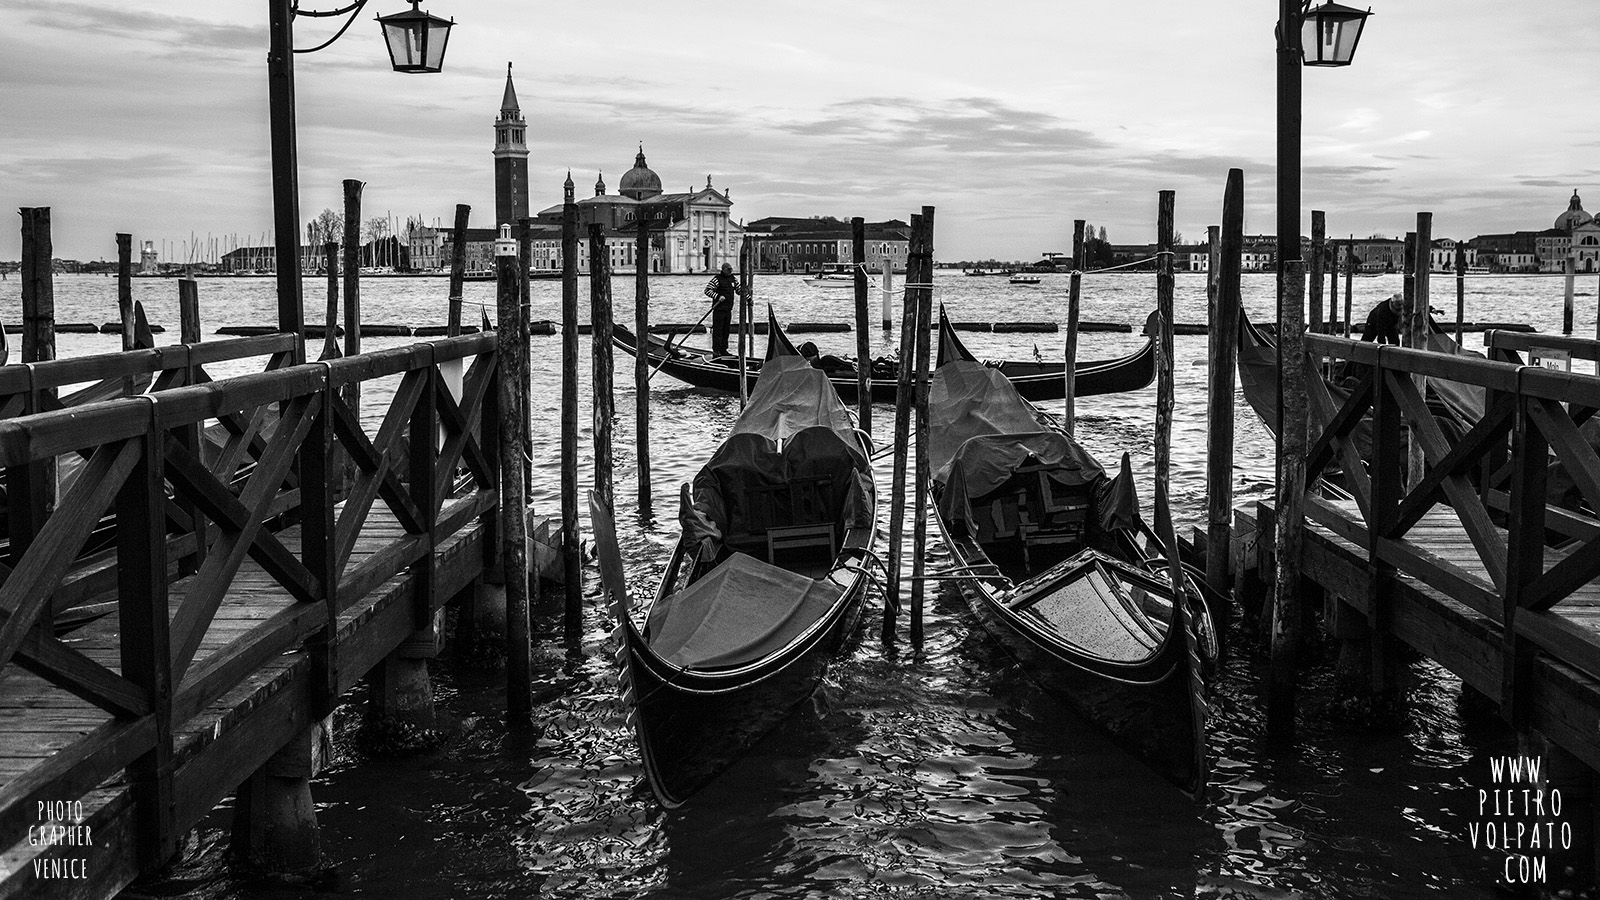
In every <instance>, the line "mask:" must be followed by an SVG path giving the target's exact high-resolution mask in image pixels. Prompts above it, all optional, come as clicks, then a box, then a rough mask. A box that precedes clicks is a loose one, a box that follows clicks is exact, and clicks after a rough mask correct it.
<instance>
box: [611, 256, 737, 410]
mask: <svg viewBox="0 0 1600 900" xmlns="http://www.w3.org/2000/svg"><path fill="white" fill-rule="evenodd" d="M749 247H750V241H749V240H748V239H746V241H745V242H744V243H743V244H741V245H740V246H739V296H738V297H735V298H734V302H735V303H738V304H739V408H740V409H744V407H745V404H747V403H749V402H750V373H749V369H748V368H747V367H748V365H749V353H750V349H751V348H750V343H749V341H748V336H749V334H750V307H749V303H748V301H749V299H750V295H751V293H752V292H753V291H754V290H755V273H754V272H753V271H751V269H752V268H753V266H752V265H751V263H750V255H749V254H748V253H746V252H745V251H746V250H747V249H748V248H749ZM639 339H640V340H644V338H643V337H641V338H639Z"/></svg>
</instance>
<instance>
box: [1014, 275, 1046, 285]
mask: <svg viewBox="0 0 1600 900" xmlns="http://www.w3.org/2000/svg"><path fill="white" fill-rule="evenodd" d="M1010 282H1011V283H1012V284H1038V283H1039V276H1037V275H1028V274H1026V273H1023V272H1018V273H1017V274H1015V275H1012V276H1011V278H1010Z"/></svg>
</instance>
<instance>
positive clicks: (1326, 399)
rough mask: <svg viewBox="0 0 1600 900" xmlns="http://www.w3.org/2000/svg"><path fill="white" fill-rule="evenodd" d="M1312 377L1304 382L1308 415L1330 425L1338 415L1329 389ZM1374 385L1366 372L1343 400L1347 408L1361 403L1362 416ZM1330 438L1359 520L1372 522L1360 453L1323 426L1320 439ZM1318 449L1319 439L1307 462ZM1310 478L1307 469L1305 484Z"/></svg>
mask: <svg viewBox="0 0 1600 900" xmlns="http://www.w3.org/2000/svg"><path fill="white" fill-rule="evenodd" d="M1305 364H1306V365H1307V366H1308V367H1314V365H1315V364H1314V363H1313V362H1312V360H1311V357H1310V356H1307V357H1306V361H1305ZM1313 374H1314V373H1307V376H1306V379H1305V384H1306V394H1307V396H1308V398H1309V399H1310V401H1311V402H1310V404H1309V405H1308V412H1309V414H1310V415H1313V416H1315V417H1316V418H1317V419H1318V420H1319V421H1321V422H1323V423H1331V422H1333V421H1334V420H1335V418H1336V417H1337V414H1336V412H1335V410H1334V408H1333V398H1332V397H1331V396H1329V394H1328V386H1327V385H1326V384H1324V383H1323V381H1322V378H1321V377H1320V376H1318V377H1312V375H1313ZM1375 384H1376V382H1374V381H1373V379H1372V375H1371V373H1370V372H1369V373H1368V375H1367V377H1366V379H1365V380H1364V381H1363V384H1362V386H1361V387H1359V388H1358V389H1357V392H1356V394H1354V395H1352V396H1351V398H1350V399H1349V400H1348V401H1346V406H1347V407H1348V406H1351V405H1354V404H1360V405H1361V407H1362V414H1365V410H1366V408H1367V407H1370V406H1371V405H1372V397H1373V392H1374V385H1375ZM1356 421H1357V422H1359V421H1360V418H1359V417H1356ZM1354 428H1355V426H1354V425H1351V426H1350V429H1351V430H1352V431H1353V430H1354ZM1329 435H1333V436H1335V437H1330V438H1329V442H1330V444H1331V445H1333V446H1336V447H1337V448H1338V453H1339V460H1340V463H1341V464H1342V465H1343V466H1344V469H1345V477H1346V478H1347V479H1348V480H1349V483H1350V493H1351V494H1352V495H1354V496H1355V498H1356V505H1357V506H1358V507H1359V508H1360V509H1361V515H1362V517H1363V518H1365V519H1366V520H1367V521H1371V520H1372V481H1371V478H1370V477H1369V476H1368V475H1367V469H1366V465H1365V461H1364V460H1362V458H1361V451H1360V449H1359V448H1358V447H1356V446H1355V441H1354V440H1353V439H1352V438H1351V437H1350V436H1349V435H1348V434H1343V433H1341V432H1339V431H1337V430H1335V429H1333V428H1332V427H1331V425H1327V424H1325V425H1324V426H1323V436H1324V437H1328V436H1329ZM1321 446H1322V439H1321V438H1318V441H1317V444H1316V446H1315V447H1313V449H1312V452H1311V454H1310V455H1309V456H1308V459H1315V458H1317V457H1318V456H1319V455H1320V448H1321ZM1324 466H1325V464H1322V465H1318V466H1317V467H1316V472H1317V473H1318V474H1320V473H1321V470H1322V469H1323V468H1324ZM1311 478H1312V469H1311V468H1310V467H1309V466H1308V467H1307V469H1306V482H1307V483H1308V484H1309V483H1311Z"/></svg>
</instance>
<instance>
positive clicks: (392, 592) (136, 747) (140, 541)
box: [0, 335, 498, 898]
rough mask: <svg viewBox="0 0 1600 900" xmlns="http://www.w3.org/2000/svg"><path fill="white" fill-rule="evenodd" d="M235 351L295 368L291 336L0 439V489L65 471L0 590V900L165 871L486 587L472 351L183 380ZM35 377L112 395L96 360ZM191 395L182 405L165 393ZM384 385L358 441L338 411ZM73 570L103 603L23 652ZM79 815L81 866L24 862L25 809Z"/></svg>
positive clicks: (489, 488) (349, 417)
mask: <svg viewBox="0 0 1600 900" xmlns="http://www.w3.org/2000/svg"><path fill="white" fill-rule="evenodd" d="M246 343H249V344H250V346H251V347H253V348H256V349H261V348H265V347H271V348H276V357H277V358H278V359H287V358H288V357H289V355H290V354H292V353H293V352H294V351H295V341H294V338H293V336H292V335H274V336H271V337H270V338H269V339H266V340H265V341H257V342H253V343H252V342H244V341H240V342H217V343H214V344H207V345H203V348H202V345H180V346H178V347H176V348H163V349H170V350H172V351H173V352H172V353H171V354H169V355H168V356H167V357H164V358H161V359H159V360H158V361H152V360H151V359H149V358H147V359H146V360H145V364H147V365H151V366H153V367H154V368H153V369H152V371H157V372H159V373H160V376H166V375H169V374H170V375H173V377H172V378H171V379H169V380H168V381H167V382H165V383H163V381H162V377H159V376H158V378H157V382H156V384H157V386H159V387H160V389H159V390H158V391H157V392H156V393H154V394H152V395H150V396H145V397H135V398H123V399H112V400H106V401H99V402H93V403H88V404H84V405H80V406H76V407H72V408H68V409H51V410H44V411H39V412H34V413H31V414H23V415H16V416H12V417H9V418H5V419H4V420H3V421H0V468H4V469H6V470H7V472H8V473H9V472H10V471H11V470H13V469H16V468H18V467H24V466H28V465H31V464H35V463H38V462H40V461H41V460H45V459H53V458H55V457H58V456H67V457H69V458H72V459H74V460H82V462H75V463H74V466H76V468H75V470H74V471H73V473H72V474H71V475H70V477H69V478H68V479H67V480H66V481H65V482H64V483H65V492H64V496H63V498H62V503H61V504H60V505H59V508H58V509H57V510H56V511H54V512H52V513H50V514H49V515H48V516H46V517H45V518H44V519H43V520H42V522H41V523H40V526H39V528H38V529H37V532H36V534H35V535H34V537H33V540H32V541H31V543H29V545H28V546H27V547H26V548H25V550H23V551H22V552H21V553H20V554H16V555H15V556H14V559H13V562H14V565H13V566H12V567H11V570H10V572H9V575H8V576H7V577H6V578H5V580H4V582H3V584H0V722H4V723H5V726H6V727H4V728H0V835H3V836H4V837H3V838H0V858H3V859H4V861H5V863H6V866H5V869H6V874H0V897H4V898H9V897H14V896H26V897H36V896H41V897H49V896H58V895H71V896H100V897H107V896H111V895H113V894H114V893H115V892H116V891H117V890H119V889H120V888H121V887H122V886H124V885H125V884H127V883H128V881H130V880H131V879H132V878H133V877H135V876H136V875H137V874H139V873H140V872H142V871H150V870H152V869H153V868H154V867H155V866H157V865H159V864H160V863H162V862H164V861H165V860H166V859H167V858H169V857H170V855H171V853H172V852H173V851H174V850H175V849H176V847H177V845H178V839H179V838H180V837H181V835H182V834H183V833H184V831H186V830H187V829H189V828H191V827H193V826H194V824H195V823H196V822H198V821H199V819H200V818H201V817H202V816H204V815H205V814H206V813H207V812H208V811H209V810H210V809H211V808H212V807H213V806H214V805H215V804H216V803H217V802H218V801H219V800H221V799H222V798H223V797H225V796H226V795H227V794H228V793H230V792H231V790H232V788H233V787H234V786H235V785H236V784H238V783H239V781H240V780H241V779H243V778H245V777H246V776H247V775H249V774H250V773H251V772H252V771H255V770H256V769H257V768H259V767H260V766H261V765H262V764H263V763H264V762H265V761H266V760H267V758H269V757H270V756H271V755H272V754H273V753H274V752H275V751H276V750H277V749H278V748H279V747H281V746H283V745H284V743H285V742H287V741H288V740H289V739H290V738H291V737H293V736H294V735H295V734H296V733H298V732H299V731H300V730H302V729H303V728H304V727H306V725H307V724H309V722H311V721H313V720H314V719H315V718H317V717H319V716H320V715H321V714H322V713H323V711H325V710H326V709H327V708H329V707H331V705H332V703H333V702H334V700H335V699H336V698H337V696H338V695H339V694H340V693H342V692H344V691H346V690H349V689H350V688H351V687H352V686H354V684H355V683H356V681H357V680H358V679H360V678H361V677H362V676H363V675H364V674H365V673H366V671H367V670H368V669H370V668H371V667H372V666H373V665H374V664H376V663H377V662H378V661H379V660H381V659H383V658H384V657H385V656H386V655H388V654H389V653H390V652H392V651H393V650H394V649H395V648H396V647H397V646H398V645H399V644H400V643H402V642H403V641H405V640H406V639H407V638H409V637H410V636H411V635H412V634H413V633H414V632H415V629H416V625H417V621H418V619H419V618H422V617H424V616H431V615H432V613H433V611H434V610H435V609H436V608H437V607H438V605H439V604H440V603H442V602H443V600H444V598H448V597H450V596H452V595H454V594H456V593H458V592H460V591H461V590H462V589H463V588H464V587H466V586H467V585H468V584H470V583H471V581H472V580H473V579H475V578H478V577H479V576H480V575H481V574H482V572H483V568H484V560H485V556H486V554H485V553H484V551H483V547H482V542H483V533H484V528H483V526H482V524H481V517H482V516H484V515H485V514H486V513H489V512H492V511H493V510H494V509H495V508H496V506H497V503H498V492H497V490H496V483H495V472H494V468H493V464H492V462H491V460H490V457H489V455H488V454H489V450H488V448H486V447H485V446H484V445H483V443H482V441H481V435H482V433H483V429H484V423H483V421H482V419H483V416H482V408H483V399H484V397H485V396H487V395H488V394H489V393H490V392H491V391H492V390H494V389H495V381H496V379H497V377H498V368H497V361H498V360H497V356H496V353H495V350H494V344H493V335H475V336H472V337H467V338H457V339H453V340H444V341H438V342H435V343H432V344H419V345H413V346H409V347H403V348H396V349H394V350H389V351H383V352H380V353H373V354H366V355H361V356H352V357H345V358H343V359H338V360H334V361H331V362H326V363H317V364H311V365H301V366H291V367H287V368H278V369H273V370H269V371H267V372H263V373H260V374H257V375H245V376H238V377H235V378H230V379H226V380H223V381H220V382H211V381H210V380H209V379H206V378H204V377H203V369H201V368H199V366H200V365H202V364H203V363H204V362H205V361H207V360H211V359H216V358H224V357H223V356H219V355H217V354H216V352H215V351H216V350H217V349H218V348H219V347H220V346H221V345H225V344H235V345H239V344H246ZM202 349H203V350H204V351H207V352H208V353H210V354H211V355H206V354H205V353H202V352H201V351H202ZM115 355H116V356H134V355H137V354H115ZM453 359H461V360H464V361H465V362H467V363H469V365H468V367H467V371H466V374H465V378H464V390H463V394H462V397H461V399H460V400H459V402H458V401H457V400H456V399H455V398H454V397H452V396H451V394H450V392H449V391H448V390H445V389H444V387H443V385H442V381H441V379H440V378H439V377H438V376H437V374H436V368H437V366H438V364H439V363H441V362H445V361H448V360H453ZM43 365H44V364H41V366H43ZM50 365H52V366H54V367H72V366H78V367H79V368H80V369H85V368H86V369H89V370H99V371H103V372H105V373H106V374H107V375H108V377H119V376H120V375H121V374H122V373H123V372H124V371H126V369H124V368H119V367H116V366H109V365H107V364H106V363H105V361H103V360H96V359H93V358H90V359H88V360H69V361H61V362H59V363H52V364H50ZM47 371H48V370H47ZM175 373H176V374H175ZM188 373H199V374H198V375H197V376H195V377H194V380H195V381H196V382H197V383H194V384H183V383H182V382H183V381H184V380H187V378H188ZM391 376H399V378H400V385H399V387H398V388H397V389H396V390H395V392H394V395H393V399H392V400H391V402H390V405H389V408H388V409H387V410H386V411H385V413H384V415H383V421H382V424H381V425H380V427H379V428H378V430H377V432H376V434H375V435H369V434H368V433H367V432H365V431H363V430H362V427H361V425H360V422H359V421H358V420H357V419H356V416H355V415H354V412H353V411H352V410H351V409H350V408H349V407H348V406H347V405H346V404H345V403H344V402H343V400H342V389H343V388H344V387H345V386H346V385H347V384H349V383H351V382H353V381H366V380H371V379H375V378H388V377H391ZM419 411H421V413H419ZM419 415H420V416H422V417H424V418H427V419H429V421H428V422H427V423H426V427H425V428H420V430H419V427H420V426H419V424H418V421H417V420H418V418H419ZM194 428H203V429H205V431H206V432H207V434H208V437H207V439H206V441H205V443H204V444H203V445H202V446H201V447H199V448H196V447H194V446H193V445H192V444H190V443H188V442H186V441H185V440H183V439H182V435H183V433H184V430H185V429H194ZM408 431H409V433H408ZM419 434H421V435H425V436H426V438H427V439H425V440H423V441H420V442H419V441H418V440H417V437H418V435H419ZM436 434H438V435H442V443H441V444H439V445H438V446H437V447H436V446H435V444H434V441H433V440H432V438H433V437H434V436H435V435H436ZM402 442H409V444H411V445H413V446H412V449H411V450H410V451H409V456H410V460H409V463H408V461H407V452H406V451H404V450H402V447H403V443H402ZM418 444H420V445H422V446H421V448H420V449H419V448H418V447H417V446H416V445H418ZM336 453H337V454H347V455H348V456H349V457H350V459H351V460H352V461H353V463H354V467H355V471H356V477H355V479H354V480H353V482H352V483H351V484H350V485H349V487H348V488H347V489H346V490H345V491H344V492H343V494H342V496H341V495H340V493H339V491H338V490H336V488H337V486H338V480H337V479H334V478H331V477H329V474H330V472H331V467H330V460H331V459H333V458H334V455H335V454H336ZM423 458H426V459H427V460H429V461H431V463H432V465H431V467H430V468H429V469H428V470H427V471H424V470H421V469H419V468H418V466H417V462H418V461H419V460H421V459H423ZM380 501H381V502H380ZM107 514H110V517H109V518H108V517H107ZM286 522H293V523H296V524H292V525H290V526H288V527H283V526H284V523H286ZM202 523H203V526H204V527H201V525H202ZM107 529H109V532H108V531H107ZM104 534H109V535H110V537H109V539H107V538H104V537H101V536H102V535H104ZM107 540H109V543H106V541H107ZM197 544H198V545H203V549H204V551H205V552H204V553H203V555H202V554H199V553H197ZM102 547H103V548H104V549H102ZM184 558H188V559H190V560H191V562H192V564H191V565H189V566H187V567H185V566H181V565H179V561H180V559H184ZM91 570H92V571H99V572H106V573H109V579H107V578H104V577H100V576H94V577H95V578H98V580H99V583H100V585H101V594H100V596H108V597H110V598H112V600H113V601H114V602H110V603H107V604H100V606H101V608H99V609H93V610H91V612H94V613H98V614H99V615H98V618H91V620H90V621H88V622H87V624H83V625H81V627H78V628H76V629H75V630H73V631H71V632H70V633H67V634H65V635H58V634H57V633H56V631H55V630H54V629H51V628H48V627H44V623H45V622H46V621H47V619H46V617H45V616H46V611H47V608H48V606H49V604H48V603H47V602H46V601H47V600H48V598H51V597H52V596H55V597H57V598H59V597H60V596H61V595H63V594H64V593H70V592H71V591H72V590H73V585H74V584H81V583H83V576H84V575H85V573H86V572H90V571H91ZM79 596H82V597H84V598H85V599H86V600H94V599H95V597H94V596H90V595H86V594H83V593H82V592H81V591H80V593H79ZM88 605H89V606H91V607H92V606H94V604H92V603H91V604H88ZM419 607H421V608H419ZM124 772H125V773H126V774H124ZM80 798H81V799H82V800H83V801H84V806H85V814H86V817H87V821H86V822H85V824H89V825H90V826H91V827H92V828H93V829H94V836H95V843H94V845H93V846H91V847H50V848H40V847H30V846H28V844H27V841H26V833H27V832H26V827H27V825H28V824H37V823H36V822H30V819H32V818H33V817H34V816H35V805H34V804H36V803H37V802H38V801H39V800H67V801H71V800H77V799H80ZM39 857H46V858H55V859H82V860H86V863H87V865H88V867H89V871H90V872H92V873H93V875H94V877H93V879H92V881H91V882H90V883H89V884H87V885H85V884H84V883H83V882H71V883H64V882H52V883H44V882H35V881H34V880H33V877H32V867H31V865H29V864H28V862H29V861H30V860H32V859H34V858H39ZM57 891H63V892H64V893H62V894H58V893H56V892H57Z"/></svg>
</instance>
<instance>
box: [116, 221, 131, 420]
mask: <svg viewBox="0 0 1600 900" xmlns="http://www.w3.org/2000/svg"><path fill="white" fill-rule="evenodd" d="M117 319H118V320H119V321H120V322H121V324H122V352H124V353H126V352H128V351H129V350H132V349H133V348H134V335H133V235H131V234H123V233H121V232H119V233H118V234H117ZM133 389H134V382H133V376H132V375H128V376H126V377H124V378H123V379H122V393H124V394H132V393H133Z"/></svg>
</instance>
